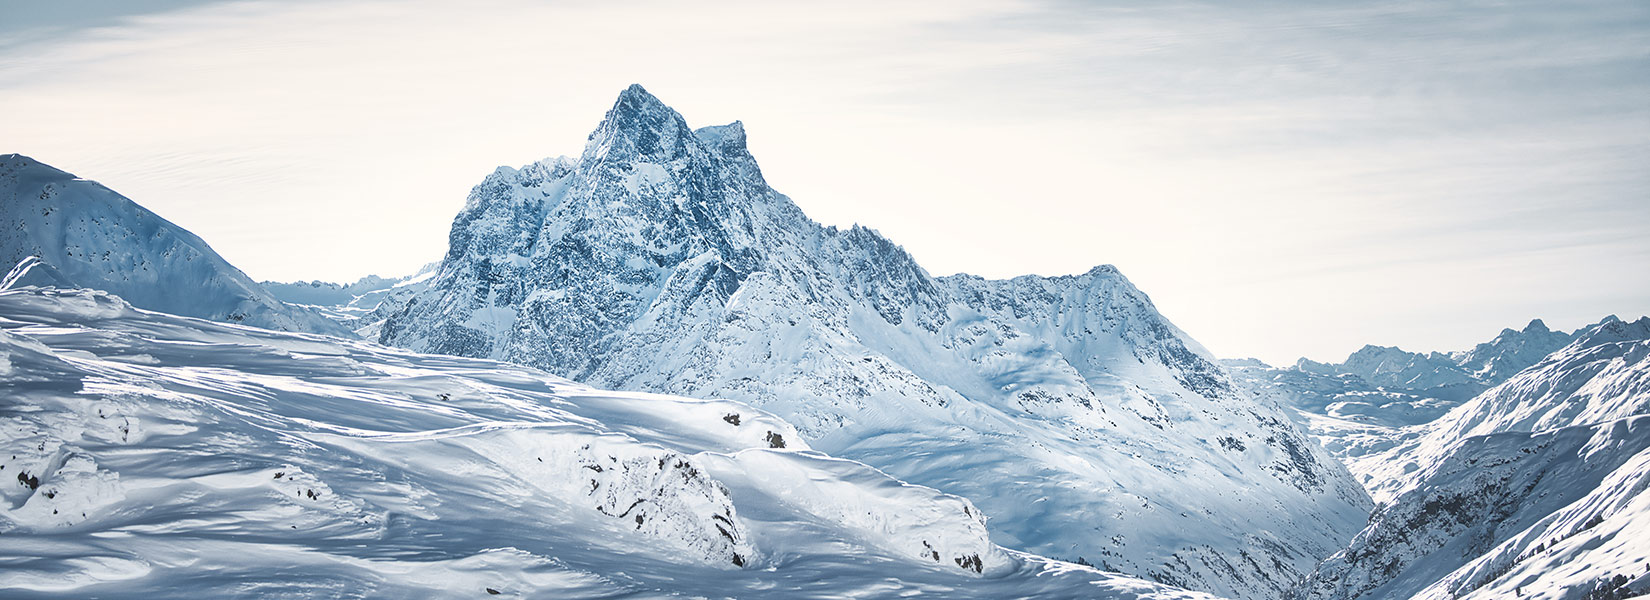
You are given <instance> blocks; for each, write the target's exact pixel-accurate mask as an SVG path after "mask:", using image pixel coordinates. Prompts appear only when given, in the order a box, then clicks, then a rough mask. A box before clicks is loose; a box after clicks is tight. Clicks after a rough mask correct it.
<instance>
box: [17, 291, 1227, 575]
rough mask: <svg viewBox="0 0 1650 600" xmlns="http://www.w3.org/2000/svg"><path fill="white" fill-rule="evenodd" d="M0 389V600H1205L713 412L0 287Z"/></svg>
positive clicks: (743, 409) (729, 406) (748, 420)
mask: <svg viewBox="0 0 1650 600" xmlns="http://www.w3.org/2000/svg"><path fill="white" fill-rule="evenodd" d="M0 385H3V386H4V389H5V393H4V394H3V395H0V475H3V476H4V477H5V479H6V481H8V482H9V483H7V484H5V485H0V539H3V540H4V543H0V596H5V597H7V598H30V597H63V596H65V595H72V596H75V597H146V598H216V597H243V596H258V597H268V596H275V597H384V598H405V597H465V596H477V597H484V596H490V595H493V593H494V592H496V593H497V595H500V596H505V597H554V598H655V597H726V596H734V597H740V598H849V597H853V598H880V597H904V596H909V595H916V594H922V595H932V596H940V597H947V598H1006V597H1046V598H1192V597H1200V595H1198V594H1193V593H1187V592H1182V591H1178V590H1174V589H1170V588H1167V587H1165V586H1161V585H1158V584H1151V583H1146V582H1143V581H1139V580H1134V579H1129V578H1126V577H1122V576H1118V575H1113V574H1107V573H1102V572H1099V571H1096V570H1094V569H1090V568H1085V567H1080V566H1077V565H1072V564H1069V563H1062V562H1056V561H1050V560H1048V559H1044V558H1040V557H1036V556H1031V555H1026V554H1022V553H1018V552H1012V551H1008V550H1004V549H1002V548H1000V547H998V546H995V545H993V544H992V543H991V542H990V541H989V539H988V535H987V532H986V517H985V516H984V515H983V514H982V513H981V512H980V511H979V510H978V509H976V508H975V507H974V506H973V505H972V504H970V503H969V502H968V501H967V500H965V499H963V498H960V497H957V496H952V495H948V494H944V493H941V492H937V491H935V490H932V489H929V488H925V487H920V486H913V485H907V484H904V483H901V482H899V481H897V480H895V479H892V478H890V477H888V476H887V475H885V474H883V473H881V472H879V471H877V470H875V469H872V468H870V467H867V466H865V465H863V464H860V463H856V462H852V461H847V460H841V459H837V458H832V457H829V456H826V455H824V454H821V453H818V452H815V451H811V450H808V449H807V445H806V443H805V442H803V441H802V440H801V439H799V436H798V435H797V433H796V431H795V430H794V429H792V428H791V427H790V426H788V425H787V424H786V423H785V422H784V421H781V420H780V419H778V418H776V417H774V416H772V415H770V414H768V413H766V412H764V411H761V410H757V409H753V408H751V407H748V406H745V405H743V404H740V403H737V402H732V401H722V400H694V399H687V398H680V397H669V396H658V395H650V394H641V393H613V392H603V391H598V390H595V389H591V388H588V387H584V386H581V385H578V384H574V383H571V382H568V381H566V380H563V379H559V378H556V377H553V376H550V375H547V374H544V373H542V372H540V371H536V370H533V369H530V368H526V367H519V366H513V365H508V364H502V363H497V362H491V361H485V360H475V359H466V358H456V357H449V356H431V355H419V354H414V353H411V352H408V351H405V350H399V349H393V348H387V347H382V346H378V345H375V344H371V343H367V342H360V341H351V340H345V339H341V338H330V337H323V336H315V335H307V334H294V333H281V332H273V331H267V330H261V329H254V328H247V327H241V326H237V325H228V324H219V323H213V322H209V321H204V320H198V319H191V318H184V317H177V316H173V315H166V314H161V313H155V312H148V311H143V310H138V309H134V308H133V307H131V306H130V305H128V304H126V303H125V302H123V301H121V300H120V299H119V298H117V297H114V296H111V295H108V294H107V293H105V292H100V291H91V290H57V289H39V288H23V289H17V290H9V291H0ZM781 446H782V447H781Z"/></svg>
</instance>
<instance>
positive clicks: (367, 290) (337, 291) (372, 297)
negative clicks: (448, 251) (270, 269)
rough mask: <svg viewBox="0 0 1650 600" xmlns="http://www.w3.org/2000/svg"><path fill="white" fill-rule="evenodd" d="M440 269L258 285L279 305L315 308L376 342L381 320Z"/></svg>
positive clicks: (432, 265) (430, 266)
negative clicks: (351, 279) (341, 280)
mask: <svg viewBox="0 0 1650 600" xmlns="http://www.w3.org/2000/svg"><path fill="white" fill-rule="evenodd" d="M439 266H441V263H440V262H439V261H437V262H432V263H430V264H427V265H424V266H423V267H422V268H420V269H418V271H417V272H415V273H413V274H411V275H408V276H405V277H379V276H377V275H368V276H366V277H362V278H360V279H358V280H356V281H355V282H353V283H343V284H340V283H331V282H326V281H294V282H279V281H265V282H262V283H261V285H263V287H264V289H266V290H269V293H270V295H272V296H274V297H275V298H277V299H279V300H280V301H282V302H286V303H288V304H301V305H304V306H308V307H310V308H314V309H316V310H319V311H321V312H322V313H323V314H325V315H327V316H328V317H331V318H332V319H334V320H336V321H338V322H339V323H340V324H342V325H344V326H345V327H349V328H350V329H354V330H356V333H357V334H359V335H361V336H362V337H366V338H370V339H376V338H377V337H378V327H379V326H381V325H382V324H383V322H384V319H385V318H386V317H387V316H388V315H390V314H393V313H394V312H395V311H398V310H400V309H401V308H402V307H403V306H404V305H405V304H406V301H407V300H409V299H411V298H412V297H413V296H416V295H418V294H419V293H420V292H423V291H424V288H425V287H426V286H428V285H429V282H430V278H431V277H434V276H435V269H436V267H439Z"/></svg>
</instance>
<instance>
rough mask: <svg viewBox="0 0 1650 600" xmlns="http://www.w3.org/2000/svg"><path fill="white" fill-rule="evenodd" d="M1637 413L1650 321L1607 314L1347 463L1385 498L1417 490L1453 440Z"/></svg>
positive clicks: (1647, 398) (1648, 394) (1646, 388)
mask: <svg viewBox="0 0 1650 600" xmlns="http://www.w3.org/2000/svg"><path fill="white" fill-rule="evenodd" d="M1640 414H1650V317H1640V318H1639V319H1638V320H1637V321H1632V322H1627V321H1622V320H1620V319H1618V318H1615V317H1610V318H1607V319H1605V320H1604V321H1603V322H1600V323H1599V324H1598V325H1595V326H1593V327H1591V328H1589V329H1587V330H1585V331H1581V332H1577V334H1576V337H1575V341H1574V342H1571V343H1570V345H1568V346H1565V347H1564V348H1562V349H1560V350H1558V351H1557V352H1554V353H1552V354H1550V355H1548V356H1546V357H1545V358H1543V359H1541V361H1540V362H1537V363H1536V364H1534V365H1531V366H1530V367H1529V368H1527V369H1524V370H1523V371H1520V372H1519V373H1518V374H1517V375H1515V376H1513V377H1512V378H1511V379H1508V380H1507V381H1505V382H1503V383H1502V384H1501V385H1498V386H1496V387H1495V388H1492V389H1490V390H1488V391H1486V392H1484V393H1483V394H1479V395H1478V396H1477V397H1474V398H1473V399H1472V400H1470V401H1468V402H1466V403H1464V404H1462V405H1461V406H1459V407H1456V408H1455V409H1454V410H1451V411H1450V412H1448V413H1446V414H1445V415H1444V416H1442V417H1439V418H1438V419H1437V420H1436V421H1433V422H1431V423H1428V424H1425V425H1422V426H1418V427H1415V428H1413V429H1412V431H1411V432H1410V435H1407V436H1406V438H1407V439H1405V440H1404V441H1402V442H1401V443H1398V444H1396V445H1395V446H1393V447H1392V448H1390V449H1387V450H1384V451H1381V452H1378V453H1373V454H1369V455H1365V456H1362V457H1356V458H1352V459H1350V462H1351V463H1352V464H1353V465H1354V468H1355V469H1357V470H1358V471H1360V472H1365V473H1369V474H1370V475H1371V476H1372V478H1371V483H1370V485H1369V489H1370V493H1371V494H1372V495H1374V496H1375V497H1376V498H1377V499H1378V500H1381V501H1385V500H1387V499H1389V498H1392V497H1394V496H1396V495H1398V494H1401V493H1403V492H1405V491H1407V490H1409V489H1411V488H1413V487H1414V486H1415V485H1417V482H1416V478H1415V475H1416V473H1417V472H1418V470H1419V469H1422V468H1424V467H1427V466H1428V465H1432V464H1436V463H1437V462H1438V461H1439V460H1441V457H1442V456H1443V455H1444V454H1445V453H1446V452H1448V451H1449V449H1450V447H1451V446H1452V445H1453V444H1454V443H1455V442H1457V441H1459V440H1462V439H1465V438H1468V437H1472V436H1477V435H1486V434H1491V433H1503V432H1513V431H1523V432H1533V431H1544V430H1548V429H1556V428H1559V427H1570V426H1576V425H1589V424H1594V423H1602V422H1605V421H1608V420H1612V419H1620V418H1624V417H1628V416H1632V415H1640Z"/></svg>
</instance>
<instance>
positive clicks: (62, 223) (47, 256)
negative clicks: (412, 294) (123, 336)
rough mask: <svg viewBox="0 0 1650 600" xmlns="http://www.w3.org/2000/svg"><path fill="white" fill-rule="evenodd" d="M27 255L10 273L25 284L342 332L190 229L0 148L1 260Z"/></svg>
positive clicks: (273, 325) (288, 327)
mask: <svg viewBox="0 0 1650 600" xmlns="http://www.w3.org/2000/svg"><path fill="white" fill-rule="evenodd" d="M31 256H34V257H38V262H34V263H31V265H30V266H31V267H32V268H31V271H37V272H32V273H31V272H19V273H18V275H20V276H22V277H24V278H25V281H24V283H42V282H46V280H51V281H50V283H55V284H58V285H65V284H71V283H72V284H73V285H75V286H79V287H88V288H94V289H100V290H106V291H109V292H112V293H115V294H119V295H120V296H121V297H122V298H126V299H127V300H128V301H130V302H131V303H132V304H134V305H136V306H140V307H143V308H147V309H149V310H158V311H161V312H168V313H172V314H177V315H186V316H191V317H200V318H203V319H211V320H214V321H229V322H235V323H243V324H247V325H254V326H258V327H266V328H270V329H279V330H284V331H309V332H319V333H327V334H334V335H348V330H346V329H344V328H343V327H341V326H339V325H337V324H335V323H333V322H332V321H331V320H330V319H327V318H325V317H323V316H321V315H320V314H319V313H317V312H315V311H313V310H309V309H305V308H301V307H295V306H290V305H287V304H284V303H282V302H281V301H279V300H276V299H275V297H273V296H271V295H269V292H267V291H265V290H264V289H263V288H262V287H260V286H259V285H258V284H257V283H255V282H253V281H252V280H251V279H250V278H248V277H247V276H246V274H244V273H242V272H241V271H240V269H237V268H235V267H234V266H233V265H230V264H229V263H228V262H226V261H224V259H223V257H221V256H218V253H217V252H214V251H212V248H211V247H210V246H208V245H206V242H204V241H201V239H200V238H199V237H196V236H195V235H194V234H192V233H190V232H188V231H187V230H184V229H183V228H181V227H178V226H177V225H173V224H172V223H171V222H169V221H167V220H166V219H163V218H161V217H160V216H158V215H156V214H155V213H152V212H149V211H148V210H147V209H144V208H143V207H142V206H138V205H137V203H135V202H132V201H131V200H128V199H127V198H126V197H125V196H121V195H120V194H118V193H115V192H114V191H113V190H110V189H109V188H106V187H103V186H102V185H100V184H98V183H97V182H95V181H89V180H85V179H80V178H77V177H75V176H74V175H71V174H69V173H65V172H63V171H61V170H58V169H55V168H52V167H50V166H47V165H45V164H42V163H40V162H39V161H36V160H34V159H32V158H29V157H27V156H22V155H19V154H0V265H4V268H8V269H9V268H11V266H12V265H17V264H19V263H22V262H24V261H25V260H26V259H28V258H29V257H31ZM39 263H44V265H41V264H39ZM48 272H49V273H50V275H46V274H45V273H48Z"/></svg>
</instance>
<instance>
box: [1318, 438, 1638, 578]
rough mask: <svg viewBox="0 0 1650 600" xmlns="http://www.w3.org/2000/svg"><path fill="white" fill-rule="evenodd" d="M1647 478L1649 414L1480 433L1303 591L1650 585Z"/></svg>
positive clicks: (1375, 519) (1324, 567)
mask: <svg viewBox="0 0 1650 600" xmlns="http://www.w3.org/2000/svg"><path fill="white" fill-rule="evenodd" d="M1647 486H1650V416H1638V417H1632V418H1628V419H1621V420H1618V421H1612V422H1608V423H1603V424H1599V425H1583V426H1575V427H1564V428H1560V429H1555V430H1550V431H1544V432H1540V433H1524V432H1510V433H1497V434H1490V435H1483V436H1476V437H1471V438H1468V439H1466V440H1463V441H1462V442H1461V443H1460V444H1457V445H1455V446H1454V447H1452V448H1451V450H1450V452H1448V453H1447V454H1446V455H1445V456H1444V457H1443V458H1442V459H1441V460H1440V462H1439V463H1438V464H1436V465H1434V466H1433V467H1431V468H1429V469H1427V470H1426V472H1425V474H1424V475H1423V476H1422V477H1420V478H1419V481H1418V482H1417V484H1416V485H1415V486H1414V487H1413V488H1412V489H1411V490H1410V491H1408V492H1406V493H1404V494H1403V495H1401V496H1399V497H1398V498H1397V499H1396V500H1394V501H1393V502H1392V504H1390V505H1388V506H1386V507H1383V508H1382V509H1381V510H1379V511H1378V512H1377V513H1376V514H1375V516H1374V517H1372V518H1371V521H1370V525H1369V527H1367V528H1365V529H1364V531H1363V532H1361V533H1359V534H1358V537H1356V538H1354V539H1353V541H1352V544H1351V545H1350V546H1349V547H1348V548H1347V549H1346V550H1345V551H1343V552H1341V553H1340V554H1337V555H1335V556H1334V557H1332V558H1330V559H1329V560H1327V561H1325V562H1324V564H1323V565H1321V566H1320V567H1319V568H1318V570H1317V571H1316V572H1315V573H1313V575H1312V577H1310V578H1309V579H1308V580H1307V581H1306V582H1305V583H1304V584H1303V585H1302V589H1301V590H1300V591H1299V593H1298V594H1297V596H1296V597H1297V598H1302V599H1314V600H1316V599H1325V600H1327V599H1337V600H1352V599H1355V598H1412V597H1414V598H1438V599H1446V598H1447V599H1455V598H1486V599H1487V598H1507V597H1513V596H1522V597H1529V598H1555V599H1558V598H1564V599H1570V598H1574V599H1581V598H1592V597H1594V596H1588V594H1590V593H1593V592H1594V591H1595V590H1597V589H1599V587H1600V586H1601V584H1603V583H1604V582H1610V583H1609V585H1608V588H1609V589H1608V590H1606V591H1608V592H1612V593H1614V590H1616V589H1618V588H1621V587H1623V586H1628V587H1629V588H1630V589H1632V590H1635V591H1637V592H1638V593H1641V594H1642V593H1650V570H1647V569H1650V498H1647V497H1646V496H1645V495H1644V494H1643V492H1644V491H1645V489H1646V487H1647ZM1617 575H1623V576H1625V577H1626V578H1627V579H1626V580H1624V581H1620V582H1617V581H1615V579H1616V576H1617ZM1631 595H1637V594H1631ZM1629 596H1630V595H1627V594H1624V595H1620V596H1615V595H1611V596H1600V597H1606V598H1615V597H1629Z"/></svg>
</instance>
